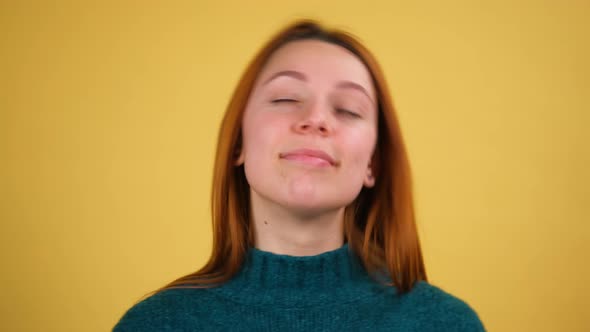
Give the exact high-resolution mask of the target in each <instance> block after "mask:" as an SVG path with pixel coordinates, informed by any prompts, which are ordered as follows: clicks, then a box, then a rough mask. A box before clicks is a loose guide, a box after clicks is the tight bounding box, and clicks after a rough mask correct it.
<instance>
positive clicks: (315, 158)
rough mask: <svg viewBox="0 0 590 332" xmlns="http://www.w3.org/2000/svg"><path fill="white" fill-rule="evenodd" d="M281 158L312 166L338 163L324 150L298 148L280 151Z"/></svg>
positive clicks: (328, 165) (326, 165)
mask: <svg viewBox="0 0 590 332" xmlns="http://www.w3.org/2000/svg"><path fill="white" fill-rule="evenodd" d="M279 158H280V159H286V160H291V161H295V162H299V163H303V164H306V165H311V166H318V167H331V166H337V165H338V163H337V162H336V161H335V160H334V158H332V157H331V156H330V155H329V154H327V153H326V152H324V151H322V150H314V149H297V150H292V151H289V152H283V153H279Z"/></svg>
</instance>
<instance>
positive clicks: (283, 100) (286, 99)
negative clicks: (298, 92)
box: [272, 98, 299, 104]
mask: <svg viewBox="0 0 590 332" xmlns="http://www.w3.org/2000/svg"><path fill="white" fill-rule="evenodd" d="M296 102H299V100H296V99H289V98H280V99H275V100H273V101H272V103H273V104H279V103H296Z"/></svg>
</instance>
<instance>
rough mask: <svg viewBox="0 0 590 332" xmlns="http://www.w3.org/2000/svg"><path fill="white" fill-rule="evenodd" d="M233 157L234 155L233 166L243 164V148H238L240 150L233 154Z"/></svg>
mask: <svg viewBox="0 0 590 332" xmlns="http://www.w3.org/2000/svg"><path fill="white" fill-rule="evenodd" d="M236 155H237V157H236ZM234 157H235V158H234V159H235V162H234V166H236V167H237V166H241V165H243V164H244V160H245V159H244V149H240V152H238V153H236V154H234Z"/></svg>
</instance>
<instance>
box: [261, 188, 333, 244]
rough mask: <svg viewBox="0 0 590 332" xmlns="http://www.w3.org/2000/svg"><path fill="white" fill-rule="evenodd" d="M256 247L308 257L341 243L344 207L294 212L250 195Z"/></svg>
mask: <svg viewBox="0 0 590 332" xmlns="http://www.w3.org/2000/svg"><path fill="white" fill-rule="evenodd" d="M250 197H251V200H252V203H251V204H252V222H253V226H254V242H255V247H256V248H257V249H259V250H262V251H267V252H272V253H275V254H281V255H291V256H311V255H317V254H321V253H324V252H327V251H331V250H335V249H338V248H340V247H341V246H342V245H343V244H344V223H343V220H344V218H343V217H344V208H343V207H342V208H338V209H335V210H328V211H318V212H316V213H297V211H293V210H291V209H288V208H285V207H282V206H279V205H277V204H275V203H272V202H270V201H269V200H267V199H264V198H263V197H261V196H260V195H258V194H257V193H256V192H251V196H250Z"/></svg>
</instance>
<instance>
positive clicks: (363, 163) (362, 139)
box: [343, 130, 376, 169]
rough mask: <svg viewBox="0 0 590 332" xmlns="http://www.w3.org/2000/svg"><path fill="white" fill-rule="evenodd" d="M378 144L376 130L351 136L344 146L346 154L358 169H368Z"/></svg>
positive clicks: (364, 131)
mask: <svg viewBox="0 0 590 332" xmlns="http://www.w3.org/2000/svg"><path fill="white" fill-rule="evenodd" d="M375 142H376V133H375V131H374V130H363V131H359V132H356V133H354V134H351V135H349V136H348V137H347V138H346V141H345V143H344V145H343V148H344V151H343V152H344V153H346V154H348V155H349V156H350V158H351V162H352V163H353V164H354V165H355V166H358V167H361V168H363V169H364V168H366V167H367V165H368V164H369V163H370V161H371V157H372V155H373V150H374V147H375Z"/></svg>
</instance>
